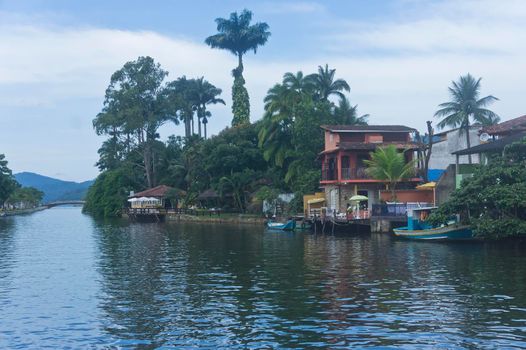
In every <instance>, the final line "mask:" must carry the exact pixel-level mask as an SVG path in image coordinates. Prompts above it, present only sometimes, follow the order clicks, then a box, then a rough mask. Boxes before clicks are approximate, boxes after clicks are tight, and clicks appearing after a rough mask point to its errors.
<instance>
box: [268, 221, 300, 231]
mask: <svg viewBox="0 0 526 350" xmlns="http://www.w3.org/2000/svg"><path fill="white" fill-rule="evenodd" d="M267 228H268V229H269V230H281V231H293V230H294V229H295V228H296V220H289V221H287V222H274V221H271V220H269V221H267Z"/></svg>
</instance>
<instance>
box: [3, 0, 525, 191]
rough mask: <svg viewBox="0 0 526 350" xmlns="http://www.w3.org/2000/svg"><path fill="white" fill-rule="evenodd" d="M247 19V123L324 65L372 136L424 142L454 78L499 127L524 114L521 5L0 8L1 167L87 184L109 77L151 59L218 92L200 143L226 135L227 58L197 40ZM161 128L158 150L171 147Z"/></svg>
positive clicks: (44, 4)
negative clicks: (375, 132) (253, 40)
mask: <svg viewBox="0 0 526 350" xmlns="http://www.w3.org/2000/svg"><path fill="white" fill-rule="evenodd" d="M244 8H248V9H250V10H251V11H252V12H253V13H254V20H255V21H264V22H267V23H268V24H269V26H270V31H271V32H272V36H271V37H270V39H269V41H268V43H267V44H266V45H265V46H264V47H261V48H260V49H259V50H258V52H257V54H256V55H254V54H252V53H248V54H247V55H246V57H245V60H244V63H245V72H244V75H245V78H246V81H247V83H246V86H247V89H248V91H249V94H250V101H251V120H252V121H255V120H257V119H259V118H261V116H262V114H263V98H264V96H265V93H266V92H267V90H268V89H269V88H270V87H271V86H272V85H274V84H275V83H277V82H279V81H280V80H281V77H282V76H283V74H284V73H286V72H297V71H299V70H302V71H303V72H304V73H305V74H308V73H313V72H315V71H316V69H317V67H318V66H319V65H325V64H329V67H330V68H335V69H336V75H337V77H338V78H343V79H345V80H347V82H348V83H349V85H350V86H351V92H350V94H349V98H350V100H351V102H352V103H353V104H358V112H359V114H365V113H367V114H370V117H369V122H370V124H403V125H408V126H411V127H414V128H417V129H419V130H422V131H423V130H424V129H425V121H426V120H435V119H434V117H433V114H434V112H435V111H436V110H437V105H438V104H439V103H442V102H445V101H447V100H448V99H449V96H448V90H447V88H448V86H449V85H450V84H451V81H453V80H456V79H458V77H459V76H460V75H463V74H466V73H471V74H472V75H474V76H475V77H482V95H483V96H485V95H489V94H491V95H494V96H496V97H498V98H499V101H498V102H496V103H495V104H494V105H492V106H491V109H492V110H494V111H495V112H496V113H497V114H499V116H500V117H501V119H502V120H508V119H511V118H515V117H518V116H520V115H523V114H526V106H525V103H524V101H525V94H524V87H523V86H524V82H525V81H526V59H525V58H526V44H525V43H526V30H525V29H524V23H526V1H523V0H464V1H460V0H383V1H380V0H368V1H361V0H340V1H337V0H327V1H287V0H285V1H278V0H274V1H272V0H271V1H264V0H263V1H233V0H223V1H213V0H210V1H204V0H196V1H191V2H190V1H176V0H150V1H135V0H91V1H70V0H0V154H1V153H4V154H5V155H6V158H7V160H8V161H9V166H10V168H11V169H12V170H13V171H14V172H15V173H16V172H21V171H32V172H37V173H40V174H43V175H47V176H52V177H57V178H60V179H64V180H72V181H84V180H88V179H93V178H94V177H96V175H97V174H98V169H97V168H96V167H95V163H96V161H97V159H98V154H97V149H98V148H99V147H100V145H101V143H102V141H103V138H102V137H98V136H96V135H95V132H94V130H93V127H92V120H93V118H94V117H95V116H96V115H97V113H98V112H100V110H101V108H102V103H103V100H104V91H105V89H106V87H107V86H108V84H109V80H110V76H111V74H112V73H113V72H115V71H116V70H118V69H119V68H121V67H122V65H123V64H124V63H126V62H127V61H132V60H135V59H137V57H139V56H147V55H148V56H151V57H153V58H154V59H155V60H156V61H157V62H159V63H160V64H161V66H162V67H163V68H164V69H165V70H167V71H168V72H169V76H168V80H173V79H176V78H177V77H180V76H182V75H186V76H187V77H201V76H204V77H205V79H207V80H208V81H210V82H211V83H212V84H214V85H216V86H217V87H219V88H221V89H222V90H223V95H222V97H223V98H224V99H225V101H226V103H227V105H226V106H222V105H221V106H215V107H213V108H211V109H210V110H211V112H212V115H213V116H212V118H211V119H210V122H209V124H208V128H209V133H211V134H216V133H218V132H219V131H220V130H222V129H223V128H224V127H225V126H227V125H229V124H230V121H231V96H230V91H231V85H232V77H231V75H230V72H231V70H232V68H234V67H235V66H236V63H237V62H236V58H235V57H234V56H233V55H231V54H229V53H228V52H225V51H222V50H213V49H211V48H209V47H208V46H206V45H205V44H204V39H205V38H206V37H207V36H209V35H212V34H215V33H216V27H215V23H214V19H215V18H217V17H228V16H229V14H230V13H231V12H233V11H241V10H242V9H244ZM183 132H184V130H183V127H182V126H176V125H173V124H166V125H164V126H163V127H162V130H161V137H162V139H166V138H167V136H168V135H171V134H176V135H182V134H183Z"/></svg>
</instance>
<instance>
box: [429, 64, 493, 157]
mask: <svg viewBox="0 0 526 350" xmlns="http://www.w3.org/2000/svg"><path fill="white" fill-rule="evenodd" d="M481 79H482V78H479V79H475V78H474V77H473V76H472V75H471V74H467V75H465V76H461V77H460V78H459V80H458V82H455V81H453V82H452V83H451V84H452V85H451V87H449V93H450V95H451V101H449V102H444V103H442V104H440V105H439V107H440V109H439V110H438V111H437V112H436V113H435V117H440V118H443V119H442V120H441V121H440V122H439V123H438V124H437V125H438V127H439V128H444V127H446V126H449V127H453V128H456V127H460V128H461V130H463V133H464V134H465V135H466V145H467V148H470V147H471V141H470V139H469V126H470V125H471V120H473V121H475V122H476V123H479V124H482V125H492V124H496V123H498V122H499V120H500V118H499V116H498V115H497V114H495V113H494V112H492V111H491V110H489V109H487V108H486V107H487V106H488V105H489V104H491V103H493V102H494V101H497V100H498V99H497V98H496V97H494V96H491V95H489V96H485V97H482V98H480V81H481ZM468 158H469V164H471V154H470V155H469V156H468Z"/></svg>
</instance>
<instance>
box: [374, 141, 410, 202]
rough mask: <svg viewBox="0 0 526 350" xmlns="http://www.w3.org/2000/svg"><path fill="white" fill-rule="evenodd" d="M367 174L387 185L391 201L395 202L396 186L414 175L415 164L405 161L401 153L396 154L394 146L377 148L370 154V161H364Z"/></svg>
mask: <svg viewBox="0 0 526 350" xmlns="http://www.w3.org/2000/svg"><path fill="white" fill-rule="evenodd" d="M364 163H365V164H366V165H367V170H366V171H367V174H369V175H370V176H372V177H373V178H374V179H376V180H383V181H386V182H387V183H388V184H389V190H391V198H392V200H396V192H395V189H396V185H397V183H398V182H400V181H402V180H403V179H407V178H409V177H411V176H412V175H413V174H414V173H415V170H416V169H415V162H414V161H411V162H407V163H406V161H405V157H404V154H403V153H400V152H398V150H397V149H396V147H395V146H394V145H389V146H387V147H379V148H377V149H376V150H375V151H374V152H372V153H371V159H370V160H364Z"/></svg>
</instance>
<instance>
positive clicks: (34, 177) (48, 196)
mask: <svg viewBox="0 0 526 350" xmlns="http://www.w3.org/2000/svg"><path fill="white" fill-rule="evenodd" d="M15 178H16V181H18V183H20V184H21V185H22V186H24V187H35V188H37V189H39V190H40V191H42V192H44V200H43V201H44V203H48V202H54V201H62V200H80V199H84V197H85V196H86V193H87V191H88V188H89V187H90V186H91V184H93V180H91V181H84V182H73V181H63V180H59V179H54V178H52V177H48V176H44V175H40V174H35V173H29V172H23V173H18V174H15Z"/></svg>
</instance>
